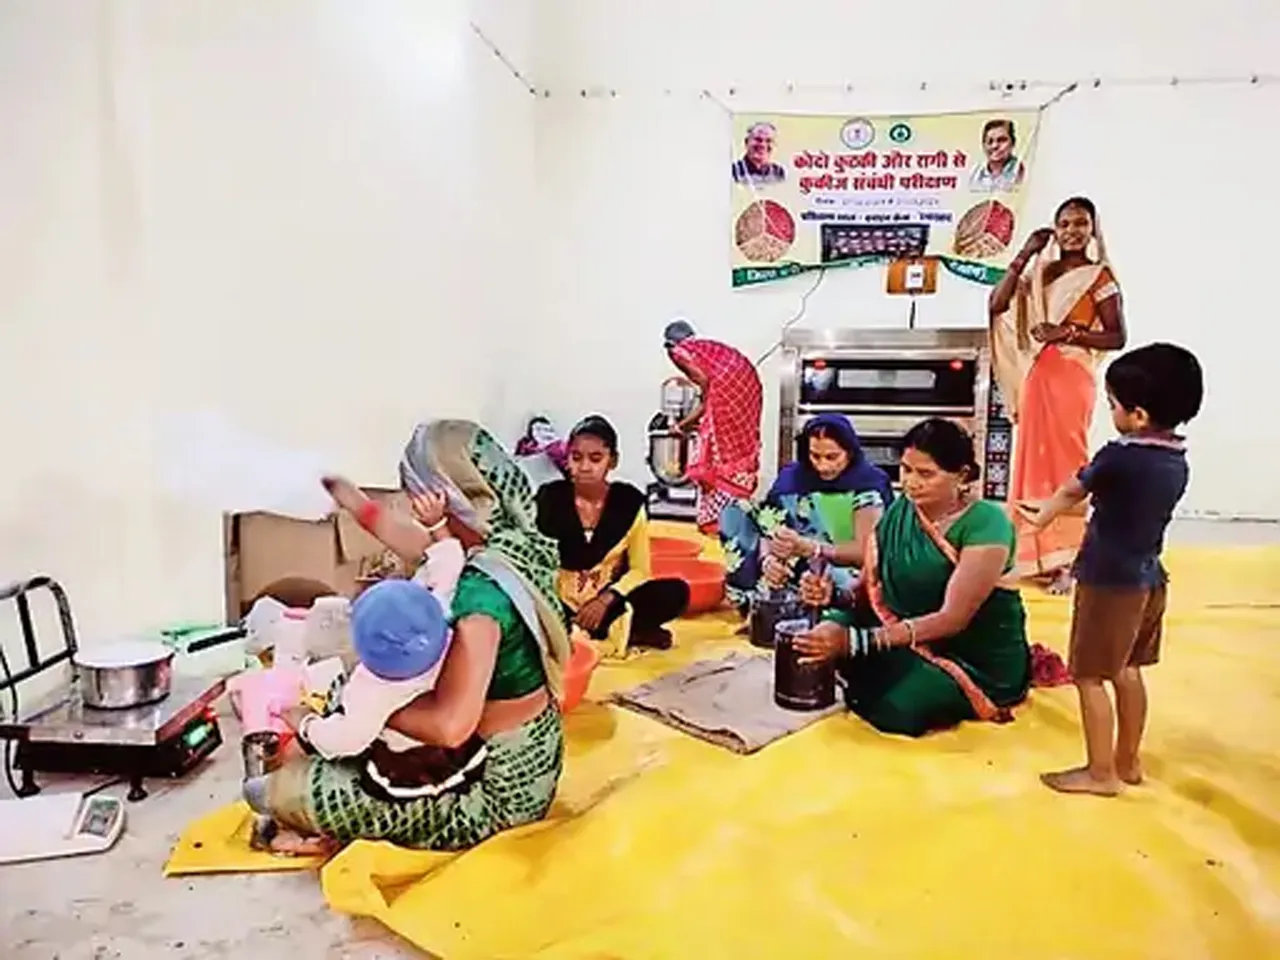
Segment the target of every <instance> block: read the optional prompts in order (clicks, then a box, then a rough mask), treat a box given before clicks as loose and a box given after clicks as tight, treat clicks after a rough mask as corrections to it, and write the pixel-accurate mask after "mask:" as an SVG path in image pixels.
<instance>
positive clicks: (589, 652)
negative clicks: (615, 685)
mask: <svg viewBox="0 0 1280 960" xmlns="http://www.w3.org/2000/svg"><path fill="white" fill-rule="evenodd" d="M599 664H600V652H599V651H598V650H597V649H596V648H595V647H594V646H592V645H591V644H590V643H588V642H586V641H585V640H578V639H575V640H574V641H573V653H572V655H571V656H570V657H569V663H568V665H567V666H566V667H565V668H564V694H563V695H562V696H561V698H560V712H561V713H568V712H569V711H570V710H572V709H573V708H574V707H576V706H577V705H578V704H580V703H581V702H582V698H583V697H585V696H586V695H587V687H588V686H589V685H590V683H591V674H593V673H595V670H596V667H597V666H599Z"/></svg>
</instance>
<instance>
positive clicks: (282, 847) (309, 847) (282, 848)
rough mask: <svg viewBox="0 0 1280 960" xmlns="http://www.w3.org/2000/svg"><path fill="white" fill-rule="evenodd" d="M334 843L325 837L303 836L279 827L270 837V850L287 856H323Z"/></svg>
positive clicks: (331, 850)
mask: <svg viewBox="0 0 1280 960" xmlns="http://www.w3.org/2000/svg"><path fill="white" fill-rule="evenodd" d="M334 849H335V845H334V843H333V841H331V840H329V839H328V838H327V837H304V836H302V834H300V833H296V832H295V831H293V830H286V829H284V828H283V827H281V828H280V829H279V830H277V831H276V834H275V836H273V837H272V838H271V852H272V853H275V854H279V855H282V856H288V857H325V856H328V855H329V854H330V853H333V852H334Z"/></svg>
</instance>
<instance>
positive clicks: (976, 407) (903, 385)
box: [778, 328, 1013, 501]
mask: <svg viewBox="0 0 1280 960" xmlns="http://www.w3.org/2000/svg"><path fill="white" fill-rule="evenodd" d="M782 356H783V373H782V382H781V385H780V390H779V397H780V409H779V412H778V424H779V436H778V465H779V468H781V467H782V466H783V465H784V464H786V463H789V462H790V461H791V460H793V459H794V458H795V439H796V435H797V433H798V432H799V431H800V430H801V429H803V428H804V425H805V423H807V422H808V421H809V419H810V418H812V417H814V416H817V415H818V414H820V413H840V414H844V415H845V416H847V417H848V418H849V419H850V420H851V421H852V422H853V425H854V427H855V429H857V431H858V435H859V437H860V438H861V440H862V446H863V451H864V452H865V454H866V456H867V458H868V459H869V460H871V462H873V463H876V464H878V465H879V466H881V467H883V468H884V469H885V470H886V471H888V473H889V475H890V477H892V478H893V480H894V482H895V484H896V483H897V481H898V471H899V467H898V463H899V460H900V459H901V456H902V439H903V437H904V436H905V434H906V433H907V431H908V430H910V429H911V427H913V426H914V425H915V424H917V423H919V422H920V421H921V420H924V419H926V418H927V417H946V418H947V419H950V420H954V421H955V422H957V423H959V424H960V425H961V426H963V427H964V428H965V429H966V430H968V431H969V433H970V434H971V435H972V436H973V439H974V446H975V448H976V451H977V456H978V466H979V468H980V469H981V471H982V476H981V480H980V483H981V487H982V492H983V496H984V497H986V498H987V499H989V500H998V501H1005V500H1007V499H1008V496H1009V475H1010V469H1011V455H1012V452H1013V426H1012V424H1011V423H1010V421H1009V417H1008V412H1007V411H1006V409H1005V406H1004V403H1003V400H1002V399H1001V397H1000V391H999V388H998V386H997V385H996V383H995V380H994V379H993V377H992V373H991V349H990V340H989V338H988V335H987V330H986V329H985V328H981V329H951V330H936V329H935V330H914V329H884V330H878V329H868V330H791V331H788V332H787V333H786V334H785V335H784V337H783V341H782Z"/></svg>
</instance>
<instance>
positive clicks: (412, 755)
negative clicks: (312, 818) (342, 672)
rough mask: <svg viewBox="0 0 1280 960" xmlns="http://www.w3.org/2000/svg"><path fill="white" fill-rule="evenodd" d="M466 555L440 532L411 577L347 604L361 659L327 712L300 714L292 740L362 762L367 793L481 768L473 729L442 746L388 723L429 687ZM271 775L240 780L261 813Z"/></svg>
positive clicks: (447, 784) (438, 786)
mask: <svg viewBox="0 0 1280 960" xmlns="http://www.w3.org/2000/svg"><path fill="white" fill-rule="evenodd" d="M465 562H466V556H465V552H464V550H463V548H462V544H461V543H460V542H459V541H458V540H456V539H455V538H453V537H449V536H445V537H442V538H440V539H438V540H437V541H436V542H435V543H433V544H432V545H431V547H430V548H428V550H427V553H426V556H425V557H424V559H423V565H422V566H421V567H420V568H419V570H418V572H417V574H416V575H415V577H414V579H413V580H384V581H382V582H380V583H377V584H374V585H373V586H372V587H370V588H369V589H367V590H366V591H365V592H364V593H362V594H361V595H360V596H359V597H358V598H357V599H356V601H355V602H354V603H353V604H352V606H351V642H352V646H353V647H354V651H355V655H356V658H357V659H358V663H357V664H356V666H355V667H354V669H353V670H352V671H351V674H350V676H349V677H348V678H347V679H346V681H345V682H344V683H343V685H342V688H341V692H340V694H339V696H338V703H337V705H336V707H335V708H333V709H332V710H331V711H330V712H328V713H327V714H326V715H321V714H320V713H311V712H307V713H305V714H303V715H302V717H301V718H300V719H299V720H298V721H297V724H296V729H297V735H298V742H299V744H300V745H301V746H302V747H303V749H305V750H307V751H308V752H309V753H312V754H317V755H319V756H320V757H322V758H324V759H326V760H336V759H342V758H351V759H353V760H356V761H358V762H360V763H361V764H362V768H361V782H362V784H363V787H364V789H365V790H366V791H367V792H368V793H369V794H370V795H371V796H375V797H379V798H381V799H383V800H389V801H397V800H411V799H416V798H419V797H423V796H432V795H435V794H438V793H440V792H442V791H444V790H448V789H452V788H454V787H455V786H457V785H459V784H460V783H464V782H466V781H468V780H471V779H473V778H475V777H478V776H479V775H480V773H481V772H482V768H483V766H484V761H485V756H486V752H487V751H486V749H485V744H484V741H483V740H482V739H480V738H479V737H478V736H476V737H473V738H472V739H471V740H470V741H468V742H467V743H465V744H463V745H462V746H460V747H456V748H445V747H438V746H432V745H427V744H423V743H420V742H418V741H416V740H413V739H412V738H410V737H406V736H404V735H403V734H400V733H398V732H396V731H395V730H392V729H390V728H389V727H388V726H387V721H388V720H389V719H390V717H391V716H392V714H394V713H395V712H396V711H397V710H399V709H400V708H401V707H403V706H405V705H406V704H408V703H410V702H411V701H412V700H414V699H415V698H417V697H418V696H420V695H421V694H423V693H425V692H427V691H428V690H430V689H432V687H434V685H435V682H436V678H437V675H438V674H439V670H440V666H441V664H442V661H443V658H444V654H445V651H446V649H447V648H448V644H449V640H450V638H451V630H450V628H449V607H450V604H451V603H452V600H453V593H454V589H455V588H456V586H457V583H458V578H459V576H460V575H461V573H462V568H463V566H464V564H465ZM270 776H271V775H270V774H268V775H267V776H263V777H254V778H250V779H247V780H246V781H245V783H244V797H245V800H246V801H247V802H248V803H249V805H250V806H251V807H252V808H253V809H254V811H255V812H257V813H259V814H262V815H269V813H270V799H269V786H268V781H269V779H270ZM267 832H274V831H273V830H271V829H270V828H268V829H267ZM260 839H262V840H266V839H268V838H267V837H262V838H260Z"/></svg>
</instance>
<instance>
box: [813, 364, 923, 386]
mask: <svg viewBox="0 0 1280 960" xmlns="http://www.w3.org/2000/svg"><path fill="white" fill-rule="evenodd" d="M937 382H938V375H937V373H935V372H934V371H933V370H921V369H914V370H893V369H884V370H874V369H867V368H864V367H846V368H844V369H842V370H841V371H840V372H839V373H838V374H837V375H836V384H837V386H839V388H840V389H841V390H932V389H933V388H934V386H935V385H936V384H937Z"/></svg>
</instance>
